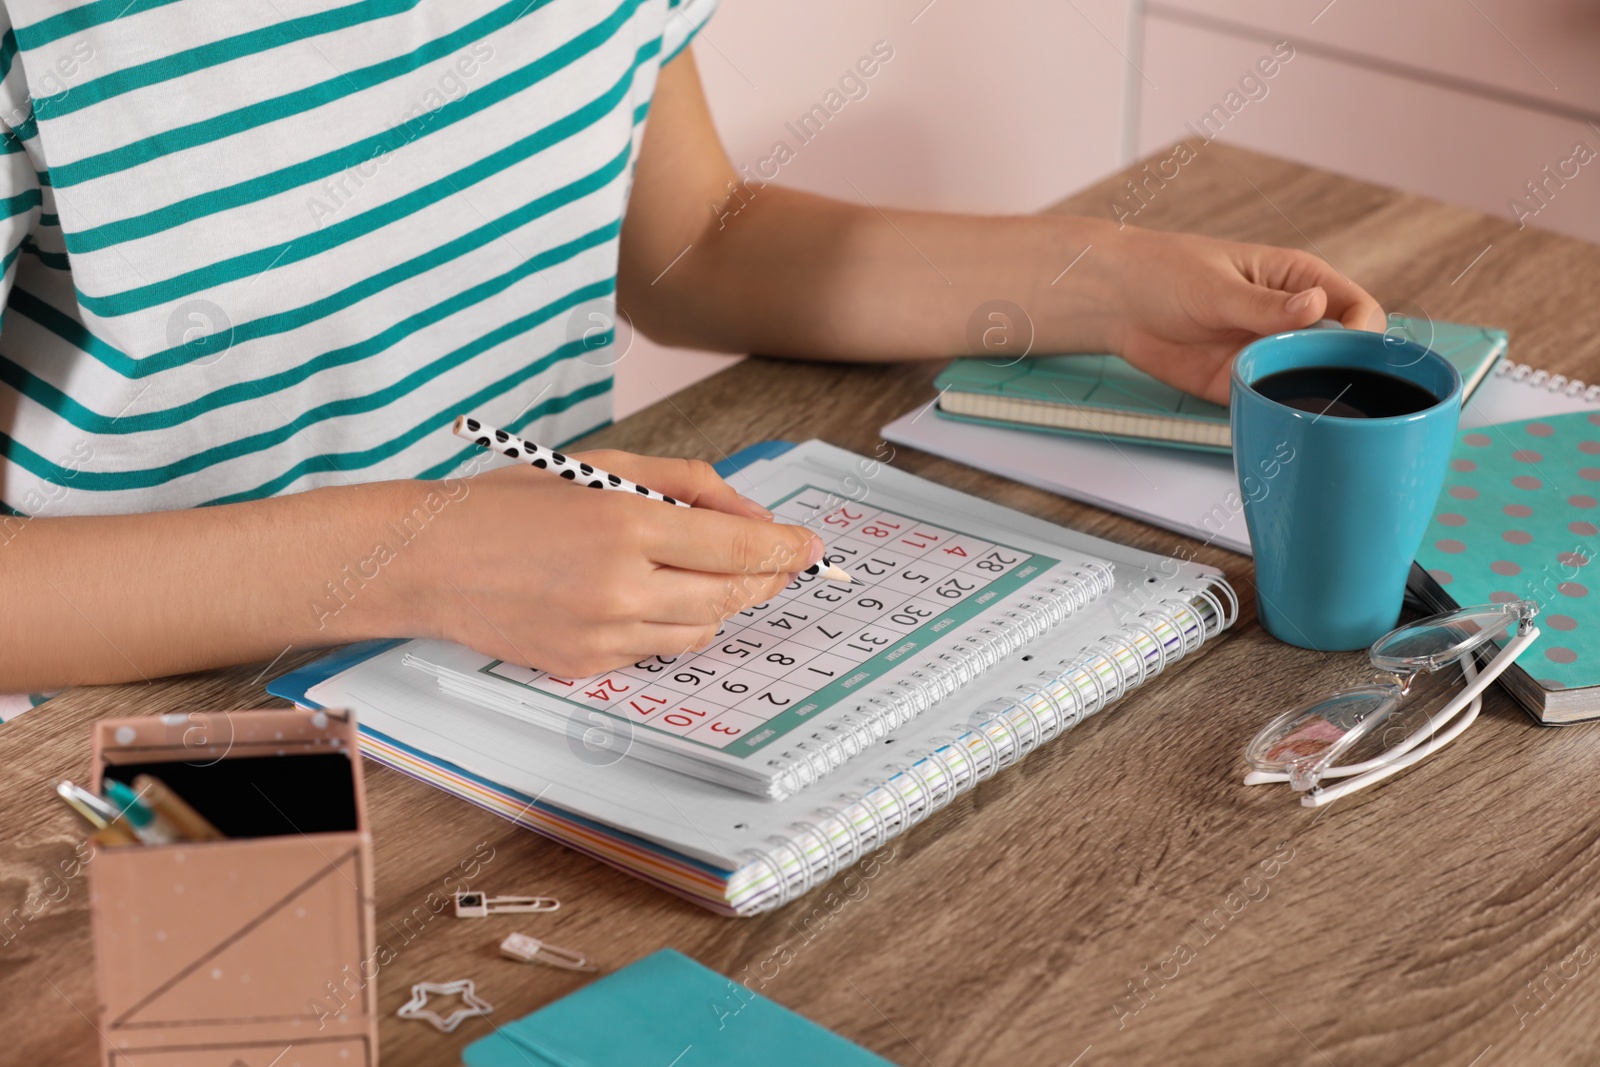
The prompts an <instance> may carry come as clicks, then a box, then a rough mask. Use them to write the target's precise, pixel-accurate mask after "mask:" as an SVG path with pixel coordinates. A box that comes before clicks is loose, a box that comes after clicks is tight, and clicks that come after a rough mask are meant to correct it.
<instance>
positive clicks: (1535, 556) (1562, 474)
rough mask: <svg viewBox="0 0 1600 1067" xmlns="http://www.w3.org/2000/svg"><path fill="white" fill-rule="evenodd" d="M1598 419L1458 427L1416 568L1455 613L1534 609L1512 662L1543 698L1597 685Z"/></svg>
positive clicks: (1599, 629)
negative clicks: (1514, 603)
mask: <svg viewBox="0 0 1600 1067" xmlns="http://www.w3.org/2000/svg"><path fill="white" fill-rule="evenodd" d="M1597 535H1600V413H1595V414H1584V413H1582V412H1579V413H1577V414H1572V415H1558V416H1554V417H1551V418H1544V419H1529V420H1527V421H1524V422H1508V423H1502V424H1500V425H1498V426H1485V427H1484V428H1482V429H1480V430H1468V431H1466V432H1465V433H1462V434H1459V435H1458V436H1457V438H1456V447H1455V450H1454V452H1453V453H1452V454H1451V460H1450V470H1449V473H1448V474H1447V475H1446V476H1445V488H1444V493H1443V494H1442V495H1441V496H1440V498H1439V505H1438V508H1437V510H1436V511H1435V513H1434V516H1433V522H1432V523H1431V524H1430V525H1429V526H1428V532H1427V533H1426V534H1425V535H1424V537H1423V540H1422V548H1421V549H1420V550H1419V551H1418V553H1417V562H1418V563H1420V564H1421V565H1422V566H1423V567H1425V568H1426V569H1427V570H1428V572H1429V573H1430V574H1432V575H1433V578H1434V580H1435V581H1437V582H1438V583H1439V584H1440V585H1441V586H1442V587H1443V588H1444V591H1445V592H1446V593H1449V594H1450V598H1451V599H1452V600H1454V601H1455V602H1456V603H1457V604H1459V605H1461V606H1463V607H1470V606H1473V605H1476V604H1487V603H1490V602H1491V601H1501V600H1509V599H1513V598H1520V599H1525V600H1533V601H1536V602H1537V603H1538V604H1539V609H1540V610H1539V617H1538V619H1537V620H1536V621H1537V622H1538V624H1539V629H1540V634H1539V639H1538V640H1537V641H1535V642H1534V643H1533V645H1532V646H1530V647H1529V649H1528V651H1526V652H1524V653H1523V655H1522V658H1521V659H1520V660H1518V661H1517V665H1518V666H1519V667H1521V668H1523V670H1525V671H1526V672H1527V673H1528V675H1529V676H1530V677H1532V678H1533V679H1535V680H1536V681H1538V682H1539V684H1540V685H1542V686H1543V687H1544V688H1546V689H1578V688H1583V687H1586V686H1592V685H1596V684H1600V563H1597V562H1596V559H1597V557H1600V540H1597Z"/></svg>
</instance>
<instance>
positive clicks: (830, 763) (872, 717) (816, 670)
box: [403, 446, 1112, 798]
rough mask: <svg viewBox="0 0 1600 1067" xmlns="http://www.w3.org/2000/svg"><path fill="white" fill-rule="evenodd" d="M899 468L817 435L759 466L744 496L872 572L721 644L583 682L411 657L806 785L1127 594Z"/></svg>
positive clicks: (538, 721)
mask: <svg viewBox="0 0 1600 1067" xmlns="http://www.w3.org/2000/svg"><path fill="white" fill-rule="evenodd" d="M885 473H886V472H885V471H884V468H883V466H882V464H880V463H879V462H877V461H876V460H869V459H864V458H858V457H854V456H850V455H849V454H848V453H841V452H838V451H837V450H831V451H830V450H827V449H824V448H821V447H809V446H808V447H803V448H800V449H796V450H795V451H794V452H792V453H790V454H789V455H788V456H787V457H786V458H785V460H784V462H783V463H782V464H768V465H767V466H766V467H765V468H764V471H763V472H762V473H760V474H759V475H758V474H757V473H756V472H754V471H746V472H745V478H744V479H743V480H742V484H741V491H742V492H743V493H744V495H745V496H747V497H750V498H751V499H753V500H757V501H760V502H761V503H763V504H765V505H766V506H767V507H769V508H770V509H771V510H772V512H773V513H774V514H775V515H776V516H777V517H778V518H779V519H780V520H781V521H784V522H789V523H796V524H800V525H804V526H807V527H810V528H811V529H814V530H816V531H817V533H818V534H819V535H820V536H821V537H822V538H823V541H824V544H825V545H826V546H827V555H826V556H825V557H824V559H825V562H827V563H830V564H834V565H837V566H841V567H844V568H846V569H847V570H848V571H850V573H851V575H852V576H853V577H854V578H855V580H856V581H857V583H859V584H857V585H843V584H841V583H838V582H831V581H828V580H827V579H825V578H822V577H820V576H817V575H799V576H798V577H796V579H795V580H794V581H793V582H791V583H789V586H788V588H786V589H785V590H783V591H782V592H781V593H779V594H778V595H777V596H776V597H774V598H772V599H771V600H769V601H767V602H766V603H763V604H756V605H753V606H752V607H750V608H747V609H745V610H744V611H741V612H740V613H738V614H737V615H735V616H734V617H733V618H731V619H729V620H728V621H727V622H726V623H724V624H723V626H722V628H721V629H720V630H719V631H718V632H717V635H716V638H715V640H714V641H713V642H712V644H711V646H710V647H709V648H707V649H705V650H704V651H701V652H697V653H686V654H683V655H678V656H652V657H650V658H649V659H646V660H643V661H641V662H638V663H635V664H633V665H631V666H627V667H622V668H620V669H618V670H614V671H609V672H607V673H605V674H600V675H596V676H593V677H589V678H581V679H570V678H560V677H555V676H553V675H550V674H548V673H546V672H544V671H539V670H530V669H529V668H526V667H520V666H517V665H514V664H510V663H504V662H502V661H500V660H497V659H492V658H490V657H487V656H483V655H480V654H479V653H476V652H473V651H471V650H470V649H466V648H462V647H461V646H459V645H452V644H448V643H446V642H442V641H417V642H413V643H412V644H411V646H410V648H409V650H408V653H407V655H406V657H405V659H404V661H403V662H404V663H405V664H406V665H407V666H409V667H413V668H416V669H417V670H418V671H419V672H421V674H424V675H426V676H427V678H428V679H431V680H432V682H433V684H436V685H437V686H438V687H439V688H440V689H441V690H442V691H444V692H447V693H450V694H451V695H453V696H458V697H461V698H463V699H465V700H468V701H471V702H472V703H475V704H478V705H481V706H483V707H486V708H489V709H491V710H493V711H496V712H499V713H501V714H504V715H509V716H511V717H513V718H515V719H517V720H518V721H520V722H525V723H529V724H531V725H533V726H537V727H541V728H543V729H546V730H551V731H554V732H556V733H557V734H558V735H563V736H564V735H566V734H567V733H569V732H576V733H578V734H582V735H584V736H587V737H588V738H589V739H590V743H591V745H593V746H594V747H595V748H596V749H597V750H598V751H601V752H615V753H617V754H619V755H621V756H623V757H624V758H628V759H641V760H646V761H649V762H652V763H657V764H659V765H661V766H663V767H668V768H671V769H673V770H676V771H680V772H682V773H685V774H692V775H695V776H697V777H702V778H705V779H706V780H707V781H711V782H715V783H717V784H718V785H723V786H728V787H731V788H735V789H742V790H744V791H746V792H750V793H755V794H757V795H760V796H770V797H778V798H782V797H787V796H790V795H792V794H793V793H795V792H796V791H798V790H800V789H803V788H805V787H806V786H807V785H810V784H811V783H812V782H815V781H817V780H818V779H820V778H822V777H824V776H826V775H827V774H829V773H831V772H832V771H833V770H835V769H836V768H837V767H839V766H840V765H841V764H843V763H844V762H845V761H846V760H848V759H849V758H850V757H852V756H854V755H856V754H857V753H859V752H861V751H863V750H864V749H866V748H868V747H869V746H871V744H872V743H873V742H874V741H876V740H878V739H879V738H881V737H883V736H885V735H886V734H888V733H889V732H890V731H892V730H894V729H895V728H896V727H898V726H900V725H902V724H904V723H905V722H907V721H908V720H910V719H911V718H912V717H914V716H915V715H917V714H918V713H920V712H921V711H923V710H924V709H926V708H927V707H928V706H929V705H931V704H932V703H933V702H934V701H935V700H937V699H938V698H939V697H940V696H941V695H943V694H944V693H945V692H948V690H949V688H951V687H952V686H953V685H954V684H955V683H956V681H957V680H959V681H960V682H962V683H966V682H970V681H971V680H972V678H973V677H975V676H976V675H978V674H981V673H982V672H984V671H985V670H987V669H988V668H989V667H990V666H992V665H993V664H994V663H995V662H996V661H998V660H999V659H1000V658H1001V657H1003V656H1005V655H1007V654H1008V653H1011V652H1014V651H1016V650H1017V649H1018V648H1020V647H1021V646H1022V645H1023V644H1024V643H1026V642H1027V641H1030V640H1032V639H1033V638H1035V637H1037V636H1038V635H1039V634H1041V633H1044V632H1046V631H1048V630H1050V629H1052V628H1053V627H1055V626H1057V625H1058V624H1060V623H1061V621H1062V620H1063V619H1065V618H1067V617H1068V616H1069V615H1071V614H1072V613H1073V612H1074V611H1076V610H1078V609H1079V608H1081V607H1083V606H1084V605H1085V604H1089V603H1092V602H1093V601H1095V600H1097V599H1099V598H1100V597H1102V596H1105V595H1106V594H1107V593H1108V592H1110V590H1111V583H1112V566H1111V564H1110V563H1109V562H1107V561H1106V560H1103V559H1099V558H1097V557H1094V556H1091V555H1087V554H1085V553H1084V552H1082V551H1081V550H1080V549H1079V548H1078V547H1077V546H1075V545H1072V544H1070V543H1063V542H1060V541H1059V540H1057V539H1054V538H1050V539H1040V538H1035V537H1030V536H1018V535H1016V534H1015V533H1014V532H1013V531H1011V530H1008V529H1006V528H1004V527H1003V526H998V525H996V524H995V523H993V522H990V521H989V520H988V519H987V517H986V516H985V515H984V514H983V513H982V512H981V511H973V510H972V509H971V508H966V507H963V508H953V507H949V506H940V505H938V504H935V503H932V502H930V501H927V500H926V499H925V498H924V494H923V493H922V492H921V489H922V486H923V484H925V483H919V482H918V481H917V480H916V479H910V478H895V477H885V476H884V475H885ZM419 684H422V683H421V680H420V678H419Z"/></svg>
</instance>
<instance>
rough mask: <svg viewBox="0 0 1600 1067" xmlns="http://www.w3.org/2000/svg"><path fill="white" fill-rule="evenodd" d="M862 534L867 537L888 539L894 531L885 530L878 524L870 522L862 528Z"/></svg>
mask: <svg viewBox="0 0 1600 1067" xmlns="http://www.w3.org/2000/svg"><path fill="white" fill-rule="evenodd" d="M860 532H861V533H863V534H865V535H866V536H867V537H888V536H890V534H891V532H892V531H889V530H886V529H884V528H883V527H882V526H881V525H879V524H878V523H875V522H869V523H867V524H866V525H865V526H863V527H861V531H860Z"/></svg>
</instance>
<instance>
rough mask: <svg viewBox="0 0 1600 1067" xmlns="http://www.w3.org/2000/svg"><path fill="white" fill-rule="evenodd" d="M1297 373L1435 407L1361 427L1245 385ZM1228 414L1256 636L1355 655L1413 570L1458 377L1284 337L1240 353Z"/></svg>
mask: <svg viewBox="0 0 1600 1067" xmlns="http://www.w3.org/2000/svg"><path fill="white" fill-rule="evenodd" d="M1309 367H1356V368H1362V369H1365V370H1370V371H1377V372H1379V373H1381V374H1388V375H1392V376H1394V377H1397V378H1402V379H1404V380H1406V381H1408V382H1412V383H1414V384H1416V385H1419V386H1421V387H1422V388H1423V389H1425V390H1427V391H1428V392H1429V393H1430V394H1432V395H1433V396H1435V397H1437V398H1439V400H1438V402H1437V403H1435V404H1433V405H1432V406H1431V407H1425V408H1422V409H1421V410H1418V411H1414V412H1412V413H1411V414H1405V415H1396V416H1393V417H1389V418H1362V417H1350V416H1344V415H1338V414H1332V413H1330V412H1332V411H1333V410H1336V409H1335V408H1328V409H1325V410H1323V411H1322V412H1318V411H1306V410H1300V409H1299V408H1296V407H1289V406H1286V405H1285V404H1281V403H1279V402H1277V401H1275V400H1270V399H1268V398H1267V397H1266V396H1264V395H1263V394H1262V393H1260V392H1258V391H1257V390H1256V389H1255V388H1253V386H1254V384H1255V383H1256V382H1259V381H1261V380H1262V379H1263V378H1266V377H1267V376H1268V375H1272V374H1277V373H1279V372H1281V371H1287V370H1296V369H1300V368H1309ZM1230 408H1231V416H1232V423H1233V459H1234V471H1235V473H1236V474H1237V475H1238V478H1239V491H1240V497H1241V500H1242V503H1243V505H1244V517H1245V524H1246V525H1247V526H1248V527H1249V530H1250V544H1251V546H1252V548H1253V550H1254V553H1255V564H1256V610H1257V614H1258V616H1259V617H1260V619H1261V625H1262V626H1263V627H1264V628H1265V629H1266V631H1267V632H1268V633H1270V634H1271V635H1272V636H1274V637H1276V638H1278V639H1279V640H1280V641H1286V642H1288V643H1289V644H1291V645H1298V646H1300V647H1301V648H1314V649H1320V650H1322V651H1325V652H1333V651H1344V650H1349V649H1357V648H1365V647H1366V646H1368V645H1370V644H1371V643H1372V642H1373V641H1375V640H1377V639H1378V638H1379V637H1381V636H1382V635H1383V634H1385V633H1387V632H1388V631H1389V630H1391V629H1393V628H1394V626H1395V623H1396V622H1397V621H1398V620H1399V618H1400V605H1401V601H1402V600H1403V599H1404V598H1405V587H1406V576H1407V574H1408V572H1409V571H1410V569H1411V560H1412V557H1413V556H1415V555H1416V552H1417V547H1418V546H1419V545H1420V544H1421V543H1422V535H1423V532H1424V530H1425V529H1426V528H1427V525H1428V522H1429V520H1430V519H1431V518H1432V517H1433V511H1434V505H1435V504H1436V503H1437V502H1438V499H1439V491H1440V489H1441V488H1442V486H1443V485H1444V475H1445V466H1446V464H1447V463H1448V462H1449V459H1450V449H1451V446H1452V444H1453V443H1454V440H1455V433H1456V422H1457V419H1458V417H1459V416H1460V413H1461V375H1460V374H1458V373H1457V372H1456V369H1455V367H1453V366H1451V365H1450V361H1449V360H1447V359H1445V358H1444V357H1443V356H1441V355H1439V354H1438V353H1436V352H1433V351H1431V350H1430V349H1428V348H1425V347H1423V346H1422V345H1419V344H1417V343H1416V342H1414V341H1410V340H1406V339H1403V338H1399V337H1395V336H1392V335H1386V334H1379V333H1368V332H1365V331H1360V330H1339V329H1310V330H1295V331H1293V332H1291V333H1281V334H1277V335H1275V336H1272V337H1263V338H1262V339H1261V340H1259V341H1255V342H1253V343H1251V344H1249V345H1247V346H1246V347H1245V348H1244V350H1243V351H1242V352H1240V353H1239V356H1238V358H1237V359H1235V360H1234V364H1233V382H1232V396H1231V404H1230Z"/></svg>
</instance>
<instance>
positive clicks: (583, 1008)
mask: <svg viewBox="0 0 1600 1067" xmlns="http://www.w3.org/2000/svg"><path fill="white" fill-rule="evenodd" d="M461 1058H462V1061H463V1062H464V1063H465V1064H466V1065H467V1067H624V1065H626V1067H639V1065H641V1064H655V1065H658V1067H667V1065H668V1064H673V1065H675V1067H748V1065H751V1064H761V1065H762V1067H790V1065H795V1067H798V1065H800V1064H807V1065H810V1064H829V1065H830V1067H868V1065H870V1067H885V1065H887V1064H888V1062H889V1061H887V1060H884V1059H880V1058H879V1057H877V1056H874V1055H873V1054H872V1053H870V1052H868V1051H866V1050H865V1049H863V1048H861V1047H860V1046H859V1045H853V1044H851V1043H850V1042H849V1041H846V1040H845V1039H844V1038H842V1037H840V1036H839V1035H837V1034H835V1033H833V1032H832V1031H829V1030H825V1029H823V1028H822V1027H820V1026H818V1025H817V1024H816V1023H813V1022H811V1021H810V1020H808V1019H805V1018H803V1017H802V1016H799V1015H796V1014H795V1013H794V1012H792V1011H790V1010H788V1009H787V1008H783V1007H780V1006H778V1005H777V1004H774V1003H773V1002H772V1001H770V1000H768V999H766V998H765V997H763V996H761V995H760V994H758V993H753V992H751V991H750V990H749V989H746V988H745V987H744V986H742V985H740V984H739V983H737V982H734V981H732V980H730V979H728V978H724V977H723V976H722V975H720V974H718V973H717V972H715V971H712V970H707V969H706V968H705V967H702V966H700V964H698V963H696V962H695V961H694V960H691V959H690V958H689V957H687V956H685V955H683V954H682V953H680V952H675V951H673V950H672V949H670V948H669V949H662V950H661V951H660V952H657V953H654V954H652V955H649V956H646V957H645V958H644V959H642V960H639V961H638V962H637V963H634V964H631V965H630V966H627V967H624V968H623V969H622V970H620V971H617V972H616V973H615V974H610V975H607V976H606V977H604V978H601V979H599V980H598V981H595V982H592V983H590V984H589V985H587V986H585V987H583V988H582V989H580V990H578V991H577V992H576V993H573V994H571V995H569V996H565V997H562V998H561V999H560V1000H558V1001H556V1002H555V1003H554V1004H551V1005H550V1006H549V1007H546V1008H541V1009H540V1010H539V1011H536V1012H534V1013H533V1014H532V1015H529V1016H526V1017H524V1018H521V1019H518V1020H517V1021H516V1022H514V1023H508V1024H507V1025H505V1026H502V1027H501V1028H500V1029H499V1030H498V1031H497V1032H495V1033H494V1034H493V1035H491V1036H489V1037H486V1038H483V1039H482V1040H479V1041H475V1042H473V1043H472V1044H471V1045H468V1046H467V1048H466V1051H464V1052H463V1053H462V1054H461Z"/></svg>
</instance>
